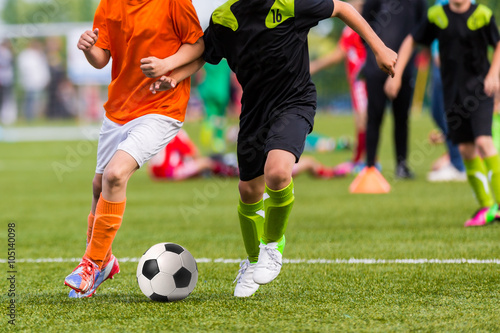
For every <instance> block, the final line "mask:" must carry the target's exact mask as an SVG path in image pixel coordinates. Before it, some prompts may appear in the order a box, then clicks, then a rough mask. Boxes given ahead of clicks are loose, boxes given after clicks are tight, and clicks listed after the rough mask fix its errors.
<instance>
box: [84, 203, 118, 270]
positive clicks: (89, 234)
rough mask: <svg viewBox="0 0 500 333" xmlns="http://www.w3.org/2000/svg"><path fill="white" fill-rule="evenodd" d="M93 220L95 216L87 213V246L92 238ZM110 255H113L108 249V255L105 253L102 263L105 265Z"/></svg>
mask: <svg viewBox="0 0 500 333" xmlns="http://www.w3.org/2000/svg"><path fill="white" fill-rule="evenodd" d="M94 220H95V215H94V214H92V212H90V213H89V217H88V221H87V222H88V226H87V246H88V245H89V244H90V239H91V238H92V230H93V229H94ZM111 253H113V250H112V249H109V251H108V253H106V258H104V261H103V263H104V264H106V263H107V262H108V261H109V258H111Z"/></svg>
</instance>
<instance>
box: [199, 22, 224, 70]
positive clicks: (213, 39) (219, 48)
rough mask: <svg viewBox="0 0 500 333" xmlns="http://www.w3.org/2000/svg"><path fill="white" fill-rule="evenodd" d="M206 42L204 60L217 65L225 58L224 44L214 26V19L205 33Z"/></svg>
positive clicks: (204, 39)
mask: <svg viewBox="0 0 500 333" xmlns="http://www.w3.org/2000/svg"><path fill="white" fill-rule="evenodd" d="M203 41H204V42H205V51H203V60H205V61H206V62H208V63H209V64H212V65H217V64H218V63H219V62H220V61H221V60H222V58H224V53H223V44H222V42H221V41H220V40H219V39H218V38H217V36H216V28H214V26H213V23H212V19H210V25H209V27H208V28H207V29H206V30H205V32H204V35H203Z"/></svg>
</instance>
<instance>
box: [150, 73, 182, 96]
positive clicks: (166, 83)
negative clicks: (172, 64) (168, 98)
mask: <svg viewBox="0 0 500 333" xmlns="http://www.w3.org/2000/svg"><path fill="white" fill-rule="evenodd" d="M176 85H177V80H175V79H174V78H172V77H170V76H162V77H161V78H159V79H158V81H156V82H154V83H151V86H150V87H149V90H151V92H152V93H153V94H156V92H157V91H165V90H168V89H173V88H175V86H176Z"/></svg>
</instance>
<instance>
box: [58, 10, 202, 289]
mask: <svg viewBox="0 0 500 333" xmlns="http://www.w3.org/2000/svg"><path fill="white" fill-rule="evenodd" d="M152 22H153V23H154V24H151V23H152ZM202 36H203V31H202V29H201V27H200V24H199V22H198V17H197V15H196V12H195V10H194V8H193V5H192V4H191V0H175V1H172V0H166V1H146V2H144V1H141V0H129V1H119V2H116V1H111V0H101V1H100V3H99V6H98V8H97V10H96V13H95V17H94V28H93V30H92V31H90V30H89V31H86V32H84V33H83V34H82V35H81V37H80V39H79V41H78V48H79V49H80V50H82V51H83V53H84V54H85V56H86V58H87V60H88V62H89V63H90V64H91V65H92V66H94V67H96V68H103V67H104V66H106V64H107V63H108V62H109V60H110V59H111V58H112V59H113V67H112V78H111V79H112V81H111V84H110V85H109V87H108V101H107V102H106V103H105V104H104V108H105V109H106V114H105V117H104V121H103V124H102V127H101V132H100V135H99V143H98V147H97V167H96V171H95V176H94V180H93V182H92V185H93V200H92V208H91V211H90V214H89V216H88V229H87V248H86V251H85V254H84V256H83V258H82V261H81V262H80V264H79V265H78V266H77V267H76V268H75V270H74V271H73V272H72V273H71V274H69V275H68V276H67V277H66V279H65V280H64V283H65V284H66V285H67V286H69V287H70V288H71V289H72V290H71V291H70V293H69V296H70V297H90V296H92V295H93V294H94V292H95V291H96V289H97V287H99V285H100V284H101V283H102V282H103V281H105V280H106V279H108V278H111V277H112V276H113V275H114V274H115V273H117V272H118V271H119V266H118V261H117V260H116V258H115V257H114V256H113V254H112V250H111V245H112V243H113V240H114V238H115V235H116V233H117V231H118V229H119V228H120V225H121V223H122V219H123V214H124V212H125V201H126V189H127V182H128V180H129V178H130V177H131V176H132V174H133V173H134V172H135V171H136V170H137V169H139V168H140V167H141V166H142V165H143V164H144V163H146V162H147V161H148V160H149V159H150V158H151V157H152V156H154V155H155V154H156V153H158V152H159V151H161V150H162V149H163V148H164V147H165V146H166V145H167V143H168V142H169V141H170V140H172V139H173V138H174V137H175V135H176V134H177V132H178V131H179V130H180V128H181V126H182V124H183V121H184V116H185V112H186V107H187V103H188V100H189V94H190V80H189V79H186V80H184V81H182V82H179V85H178V86H177V88H176V89H175V90H170V91H166V92H162V93H160V94H155V95H153V94H151V92H150V91H149V86H150V85H151V83H152V82H154V81H155V79H154V78H156V77H158V76H161V75H162V74H165V73H167V72H170V71H172V70H173V69H174V68H176V67H178V66H182V65H184V64H186V63H189V62H191V61H193V60H194V59H196V58H198V57H200V55H201V54H202V52H203V49H204V47H203V39H202ZM147 56H149V57H147Z"/></svg>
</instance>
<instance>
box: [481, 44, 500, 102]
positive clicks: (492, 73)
mask: <svg viewBox="0 0 500 333" xmlns="http://www.w3.org/2000/svg"><path fill="white" fill-rule="evenodd" d="M499 90H500V42H499V43H497V46H496V48H495V53H494V54H493V60H492V61H491V66H490V70H489V71H488V74H487V75H486V78H485V79H484V92H485V93H486V94H487V95H488V96H495V94H496V93H497V92H499Z"/></svg>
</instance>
